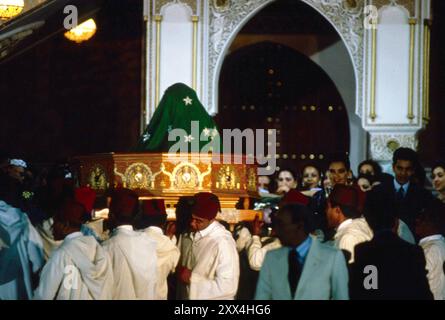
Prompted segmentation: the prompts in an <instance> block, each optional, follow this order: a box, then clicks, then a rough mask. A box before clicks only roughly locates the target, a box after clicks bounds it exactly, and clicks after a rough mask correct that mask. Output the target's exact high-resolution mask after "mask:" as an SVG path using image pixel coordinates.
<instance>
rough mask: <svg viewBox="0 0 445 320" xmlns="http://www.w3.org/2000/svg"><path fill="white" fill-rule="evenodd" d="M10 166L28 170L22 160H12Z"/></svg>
mask: <svg viewBox="0 0 445 320" xmlns="http://www.w3.org/2000/svg"><path fill="white" fill-rule="evenodd" d="M9 164H10V165H12V166H16V167H22V168H27V165H26V162H25V161H23V160H22V159H12V160H11V161H9Z"/></svg>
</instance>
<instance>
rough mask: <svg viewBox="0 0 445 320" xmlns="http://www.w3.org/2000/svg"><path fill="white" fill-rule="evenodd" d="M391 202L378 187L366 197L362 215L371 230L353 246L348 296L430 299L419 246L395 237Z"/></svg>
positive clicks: (396, 222) (431, 296)
mask: <svg viewBox="0 0 445 320" xmlns="http://www.w3.org/2000/svg"><path fill="white" fill-rule="evenodd" d="M393 208H394V202H393V200H392V199H391V197H390V196H389V195H388V194H386V193H384V192H382V191H381V190H380V191H379V190H372V191H371V192H368V194H367V196H366V203H365V210H364V215H365V219H366V221H367V222H368V224H369V226H370V227H371V229H372V230H373V232H374V237H373V239H372V240H371V241H368V242H364V243H361V244H358V245H357V246H356V247H355V262H354V263H353V264H352V266H351V275H350V297H351V299H359V300H399V299H400V300H430V299H433V295H432V293H431V291H430V289H429V286H428V280H427V276H426V275H427V271H426V269H425V265H426V262H425V256H424V253H423V251H422V249H421V248H420V247H419V246H417V245H412V244H410V243H408V242H406V241H404V240H402V239H401V238H399V237H398V236H397V232H396V230H397V224H398V219H397V217H396V216H395V214H394V209H393Z"/></svg>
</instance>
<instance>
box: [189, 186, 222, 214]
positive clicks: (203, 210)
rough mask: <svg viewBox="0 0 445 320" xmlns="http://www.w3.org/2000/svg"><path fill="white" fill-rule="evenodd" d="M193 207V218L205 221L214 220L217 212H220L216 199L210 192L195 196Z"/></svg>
mask: <svg viewBox="0 0 445 320" xmlns="http://www.w3.org/2000/svg"><path fill="white" fill-rule="evenodd" d="M194 198H195V205H194V206H193V208H192V214H193V215H194V216H197V217H200V218H204V219H207V220H212V219H215V217H216V215H217V214H218V211H220V210H221V206H220V204H219V200H218V197H217V196H216V195H214V194H212V193H210V192H200V193H197V194H195V196H194Z"/></svg>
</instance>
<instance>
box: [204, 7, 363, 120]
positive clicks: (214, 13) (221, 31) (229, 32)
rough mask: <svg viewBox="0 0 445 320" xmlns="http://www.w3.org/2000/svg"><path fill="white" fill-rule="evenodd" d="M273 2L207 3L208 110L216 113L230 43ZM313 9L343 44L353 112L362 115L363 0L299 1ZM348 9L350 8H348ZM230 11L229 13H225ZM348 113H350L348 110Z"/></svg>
mask: <svg viewBox="0 0 445 320" xmlns="http://www.w3.org/2000/svg"><path fill="white" fill-rule="evenodd" d="M273 1H277V0H237V1H230V0H226V1H225V4H226V5H225V6H223V7H218V6H215V1H211V3H210V9H209V10H210V12H209V20H210V21H209V26H210V30H209V60H208V61H209V66H208V76H209V78H208V79H209V85H208V92H207V96H208V100H207V101H208V102H207V105H208V107H209V110H210V111H212V112H216V111H217V101H218V81H219V74H220V71H221V67H222V64H223V61H224V58H225V55H226V52H227V50H228V49H229V47H230V45H231V43H232V41H233V40H234V38H235V37H236V35H237V34H238V32H239V31H240V30H241V28H242V27H243V26H244V25H245V24H246V23H247V22H248V21H249V20H250V19H251V18H252V17H254V16H255V15H256V14H257V13H258V12H259V11H260V10H262V9H263V8H264V7H266V6H267V5H268V4H270V3H272V2H273ZM301 1H303V2H304V3H306V4H307V5H309V6H311V7H312V8H314V9H315V10H317V11H318V12H319V13H320V14H321V15H322V16H323V17H324V18H325V19H326V20H327V21H329V22H330V23H331V25H332V26H333V27H334V28H335V30H336V31H337V33H338V34H339V36H340V38H341V39H342V41H343V42H344V44H345V46H346V48H347V50H348V52H349V55H350V58H351V61H352V65H353V68H354V74H355V82H356V95H355V101H356V103H355V105H356V109H355V113H356V114H357V115H358V116H359V117H361V116H362V97H363V92H362V91H363V90H362V75H363V36H364V30H363V29H364V28H363V6H364V0H357V1H344V0H301ZM351 6H352V7H351ZM228 8H230V10H228ZM348 111H349V112H351V110H348Z"/></svg>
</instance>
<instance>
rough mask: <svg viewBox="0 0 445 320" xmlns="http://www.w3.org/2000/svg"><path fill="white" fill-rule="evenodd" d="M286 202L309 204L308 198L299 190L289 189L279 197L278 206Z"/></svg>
mask: <svg viewBox="0 0 445 320" xmlns="http://www.w3.org/2000/svg"><path fill="white" fill-rule="evenodd" d="M286 204H301V205H303V206H307V205H308V204H309V198H308V197H306V196H305V195H304V194H302V193H301V192H300V191H298V190H295V189H290V190H289V191H288V192H287V193H286V194H285V195H284V197H283V199H281V201H280V207H281V206H284V205H286Z"/></svg>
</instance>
